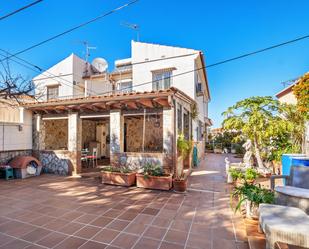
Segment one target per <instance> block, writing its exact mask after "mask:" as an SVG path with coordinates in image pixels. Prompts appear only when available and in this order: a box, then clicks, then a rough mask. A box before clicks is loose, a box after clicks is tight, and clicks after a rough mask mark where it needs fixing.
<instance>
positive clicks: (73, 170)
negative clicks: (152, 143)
mask: <svg viewBox="0 0 309 249" xmlns="http://www.w3.org/2000/svg"><path fill="white" fill-rule="evenodd" d="M194 103H195V102H194V100H192V99H191V98H190V97H188V96H187V95H186V94H184V93H183V92H181V91H180V90H178V89H176V88H170V89H166V90H159V91H150V92H130V93H115V94H110V95H104V96H88V97H83V98H68V99H55V100H49V101H44V102H40V101H37V102H32V103H26V104H24V108H27V109H29V110H31V111H33V113H34V114H35V119H36V122H35V124H34V125H35V129H34V146H33V147H34V151H35V152H36V153H38V155H37V156H38V157H39V158H40V159H41V160H43V158H44V157H43V156H42V155H43V153H48V154H49V155H50V151H49V152H47V151H46V150H45V148H44V129H43V128H42V127H43V124H42V122H43V119H44V118H45V119H47V118H49V119H53V118H54V119H57V118H66V119H67V120H68V141H67V144H68V148H67V151H52V153H53V154H56V156H58V157H60V158H62V159H63V158H64V159H66V160H67V161H69V165H68V168H69V169H68V172H67V173H68V174H78V173H80V172H81V165H80V156H81V123H82V122H81V118H82V117H90V116H91V117H100V116H108V117H109V122H110V137H111V139H110V140H111V141H110V160H111V164H115V165H117V164H119V163H120V162H121V161H122V160H123V158H124V157H126V160H127V159H128V158H130V160H131V162H132V161H136V160H139V161H141V159H140V158H146V159H147V161H149V160H150V161H151V160H155V161H156V163H157V162H159V163H160V164H162V166H163V168H164V169H166V170H167V171H173V170H174V164H175V161H176V160H175V157H176V149H175V148H176V135H177V124H176V123H177V111H176V108H177V107H179V106H181V108H186V110H188V111H189V110H191V106H192V104H194ZM158 110H160V112H161V113H162V120H163V125H162V126H163V151H162V153H156V154H154V153H140V152H139V153H125V152H124V151H123V136H124V135H123V120H124V116H125V115H145V114H147V113H152V112H156V111H158ZM144 117H145V116H144ZM144 125H145V124H144ZM145 132H147V131H145V126H144V127H143V143H144V136H145ZM58 154H59V155H58ZM60 154H61V155H60Z"/></svg>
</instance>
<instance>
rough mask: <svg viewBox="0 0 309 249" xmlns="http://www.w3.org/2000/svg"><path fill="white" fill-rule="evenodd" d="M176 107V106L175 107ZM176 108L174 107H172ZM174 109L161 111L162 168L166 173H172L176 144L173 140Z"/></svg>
mask: <svg viewBox="0 0 309 249" xmlns="http://www.w3.org/2000/svg"><path fill="white" fill-rule="evenodd" d="M175 106H176V105H175ZM174 108H176V107H174ZM174 108H170V109H168V108H164V109H163V153H164V159H163V168H164V169H165V170H166V171H169V172H173V170H174V161H175V159H174V158H175V152H176V142H175V139H174V130H175V127H174V125H175V122H177V120H174V111H175V110H174Z"/></svg>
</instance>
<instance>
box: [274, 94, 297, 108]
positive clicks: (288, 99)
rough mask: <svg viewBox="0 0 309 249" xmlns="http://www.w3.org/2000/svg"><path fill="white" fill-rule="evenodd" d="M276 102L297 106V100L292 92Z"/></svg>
mask: <svg viewBox="0 0 309 249" xmlns="http://www.w3.org/2000/svg"><path fill="white" fill-rule="evenodd" d="M278 100H279V101H280V102H281V103H287V104H293V105H296V104H297V99H296V97H295V95H294V93H293V91H291V92H289V93H287V94H285V95H283V96H281V97H279V98H278Z"/></svg>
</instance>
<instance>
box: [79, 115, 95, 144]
mask: <svg viewBox="0 0 309 249" xmlns="http://www.w3.org/2000/svg"><path fill="white" fill-rule="evenodd" d="M97 123H98V122H97V121H93V120H83V121H82V147H83V148H86V147H87V144H88V143H89V142H91V141H96V126H97Z"/></svg>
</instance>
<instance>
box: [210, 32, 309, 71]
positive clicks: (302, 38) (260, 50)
mask: <svg viewBox="0 0 309 249" xmlns="http://www.w3.org/2000/svg"><path fill="white" fill-rule="evenodd" d="M307 38H309V35H305V36H302V37H298V38H296V39H293V40H289V41H286V42H282V43H279V44H276V45H273V46H270V47H267V48H262V49H259V50H256V51H253V52H250V53H246V54H243V55H240V56H236V57H233V58H230V59H227V60H223V61H219V62H216V63H213V64H210V65H208V66H207V68H209V67H214V66H218V65H221V64H224V63H227V62H230V61H235V60H238V59H242V58H245V57H248V56H251V55H255V54H259V53H262V52H265V51H268V50H271V49H274V48H278V47H281V46H285V45H288V44H291V43H294V42H298V41H301V40H304V39H307Z"/></svg>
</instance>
